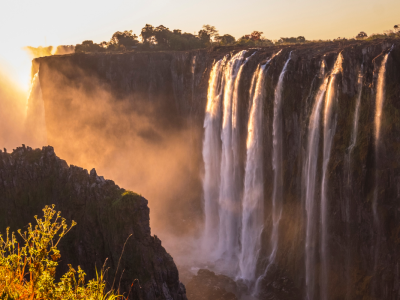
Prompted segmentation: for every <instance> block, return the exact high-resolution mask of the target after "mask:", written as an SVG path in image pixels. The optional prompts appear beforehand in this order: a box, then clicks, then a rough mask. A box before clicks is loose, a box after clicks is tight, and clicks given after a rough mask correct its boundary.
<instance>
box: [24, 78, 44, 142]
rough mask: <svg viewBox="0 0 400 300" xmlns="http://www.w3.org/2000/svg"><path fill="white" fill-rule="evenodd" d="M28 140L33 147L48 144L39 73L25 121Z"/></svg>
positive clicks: (34, 82)
mask: <svg viewBox="0 0 400 300" xmlns="http://www.w3.org/2000/svg"><path fill="white" fill-rule="evenodd" d="M25 130H26V140H27V141H28V142H29V145H31V146H33V147H42V146H45V145H46V144H47V133H46V120H45V112H44V102H43V97H42V89H41V87H40V80H39V72H37V73H36V74H35V76H34V77H33V79H32V85H31V91H30V93H29V97H28V105H27V113H26V120H25Z"/></svg>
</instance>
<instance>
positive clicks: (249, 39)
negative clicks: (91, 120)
mask: <svg viewBox="0 0 400 300" xmlns="http://www.w3.org/2000/svg"><path fill="white" fill-rule="evenodd" d="M304 42H306V39H305V38H304V37H302V36H299V37H297V38H296V37H292V38H281V39H280V40H278V41H274V42H273V41H271V40H269V39H266V38H264V37H263V32H261V31H253V32H252V33H250V34H248V35H244V36H242V37H241V38H239V39H238V40H236V39H235V37H233V36H232V35H230V34H224V35H219V33H218V30H217V29H216V28H215V26H211V25H204V26H203V27H202V29H200V30H199V31H198V33H197V34H191V33H187V32H182V31H181V30H180V29H174V30H170V29H169V28H167V27H165V26H163V25H160V26H158V27H154V26H152V25H150V24H146V26H144V27H143V28H142V30H141V32H140V35H139V36H137V35H136V34H134V33H133V32H132V30H125V31H122V32H121V31H117V32H115V33H114V34H113V35H112V37H111V39H110V41H108V42H106V41H104V42H101V43H99V44H96V43H94V42H93V41H90V40H86V41H83V42H82V44H77V45H76V47H75V52H78V53H79V52H109V51H118V52H124V51H132V50H142V51H146V50H191V49H202V48H207V47H210V46H234V45H240V46H249V47H258V46H272V45H274V44H282V43H304Z"/></svg>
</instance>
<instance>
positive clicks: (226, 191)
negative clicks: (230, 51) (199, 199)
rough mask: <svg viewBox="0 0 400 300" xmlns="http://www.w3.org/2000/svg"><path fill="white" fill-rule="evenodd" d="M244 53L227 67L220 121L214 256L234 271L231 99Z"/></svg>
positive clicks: (236, 208)
mask: <svg viewBox="0 0 400 300" xmlns="http://www.w3.org/2000/svg"><path fill="white" fill-rule="evenodd" d="M245 53H246V51H241V52H239V53H237V54H236V55H234V56H233V57H232V58H231V59H230V60H229V61H228V63H227V66H226V67H225V72H224V79H225V86H224V100H223V120H222V131H221V140H222V155H221V177H220V193H219V240H218V246H217V255H218V257H220V258H221V259H222V260H224V261H226V262H227V263H226V264H224V267H225V266H226V267H229V268H230V269H235V268H236V266H234V265H232V264H230V262H232V261H235V258H236V257H237V255H238V253H239V243H238V241H239V228H240V222H239V220H240V218H239V216H240V183H239V182H237V180H236V179H237V171H238V165H239V161H238V157H237V155H235V154H236V153H237V151H238V150H237V149H238V147H239V145H238V139H237V135H236V134H234V133H233V129H234V128H233V122H234V120H235V119H236V117H235V116H233V112H234V110H233V106H234V105H233V103H236V101H237V100H236V99H233V98H234V97H233V96H234V95H236V96H237V94H236V93H235V91H234V90H235V87H236V88H237V87H238V85H235V82H236V80H239V79H240V78H238V76H237V75H238V73H239V69H240V66H241V64H242V63H243V60H244V55H245Z"/></svg>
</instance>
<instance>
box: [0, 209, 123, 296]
mask: <svg viewBox="0 0 400 300" xmlns="http://www.w3.org/2000/svg"><path fill="white" fill-rule="evenodd" d="M43 212H44V218H43V219H40V218H38V217H37V216H35V219H36V222H37V225H35V226H34V227H33V226H32V224H29V225H28V229H27V231H25V232H23V233H22V232H21V230H18V234H19V236H20V237H21V238H22V241H23V246H22V247H20V244H19V243H18V241H17V238H16V236H15V234H14V232H13V233H12V234H11V235H10V233H9V228H7V233H6V236H5V237H3V236H2V235H0V299H21V300H25V299H26V300H28V299H29V300H33V299H52V300H53V299H54V300H62V299H63V300H64V299H70V300H75V299H93V300H95V299H96V300H113V299H117V298H119V297H120V296H117V295H115V294H114V291H109V292H107V293H106V292H105V280H104V272H103V271H104V270H102V271H101V272H100V274H98V273H97V270H96V275H97V277H96V279H93V280H90V281H89V282H88V283H87V284H85V276H86V274H85V272H84V271H83V270H82V269H81V268H80V267H79V266H78V270H77V271H76V270H75V269H74V268H72V266H71V265H69V270H68V272H67V273H66V274H64V275H63V276H62V277H61V279H60V281H59V282H56V279H55V272H56V267H57V266H58V260H59V259H60V258H61V255H60V251H59V250H58V249H57V245H58V244H59V242H60V240H61V238H62V237H63V236H65V234H67V233H68V232H69V231H70V230H71V228H72V227H74V226H75V225H76V223H75V222H74V221H72V224H71V225H67V223H66V220H65V219H64V218H61V216H60V212H56V211H55V210H54V205H53V206H52V207H48V206H46V207H45V208H44V209H43Z"/></svg>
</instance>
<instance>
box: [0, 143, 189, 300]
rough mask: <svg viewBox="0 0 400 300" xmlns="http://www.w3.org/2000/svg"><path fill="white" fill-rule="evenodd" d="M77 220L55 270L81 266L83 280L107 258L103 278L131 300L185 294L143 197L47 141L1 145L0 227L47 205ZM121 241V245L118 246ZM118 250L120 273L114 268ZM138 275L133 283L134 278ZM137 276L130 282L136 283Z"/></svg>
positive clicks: (182, 299)
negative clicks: (10, 147)
mask: <svg viewBox="0 0 400 300" xmlns="http://www.w3.org/2000/svg"><path fill="white" fill-rule="evenodd" d="M51 204H55V205H56V207H55V208H56V210H59V211H61V212H62V216H63V217H65V218H66V219H67V222H68V223H70V222H71V220H75V221H76V222H77V223H78V224H77V226H76V227H74V228H73V229H72V230H71V231H70V232H69V233H68V234H67V235H66V236H65V238H64V239H63V241H62V242H61V243H60V245H59V246H60V250H61V255H62V261H61V263H60V265H61V266H60V268H59V271H60V274H64V273H65V272H66V270H67V268H68V267H67V263H68V264H72V265H73V266H74V267H76V266H77V265H80V266H81V267H82V268H83V269H84V270H85V272H86V273H87V274H88V277H89V278H93V277H94V276H95V268H97V270H100V269H101V267H102V266H103V264H104V262H105V261H106V259H107V265H106V266H107V267H109V268H110V269H109V271H108V279H107V281H108V284H110V286H111V285H112V283H113V281H114V277H115V282H116V283H115V286H114V288H117V287H118V286H117V285H119V284H120V289H121V292H125V293H126V294H127V292H128V291H129V290H130V288H131V285H132V283H134V284H133V286H132V291H131V293H130V295H131V296H130V299H140V300H155V299H157V300H158V299H160V300H161V299H165V300H172V299H174V300H175V299H176V300H186V295H185V287H184V286H183V284H182V283H180V281H179V276H178V270H177V268H176V266H175V263H174V260H173V259H172V257H171V256H170V255H169V254H168V253H167V252H166V251H165V249H164V248H163V247H162V245H161V241H160V240H159V239H158V238H157V236H151V232H150V226H149V208H148V206H147V200H146V199H145V198H143V197H142V196H140V195H137V194H135V193H133V192H129V191H126V190H124V189H121V188H119V187H118V186H117V185H115V183H114V182H113V181H112V180H106V179H104V178H103V177H102V176H98V175H97V174H96V171H95V169H92V170H91V171H90V173H89V172H88V171H87V170H85V169H82V168H80V167H77V166H73V165H71V166H68V164H67V163H66V162H65V161H64V160H62V159H60V158H58V157H57V156H56V155H55V153H54V150H53V148H52V147H50V146H49V147H43V149H42V150H40V149H35V150H34V149H31V148H30V147H25V146H23V147H19V148H17V149H16V150H14V151H13V152H12V153H7V152H6V150H5V151H4V152H3V151H0V207H1V210H0V228H1V232H5V229H6V227H10V230H12V231H13V230H14V231H15V230H17V229H18V228H24V227H23V226H25V225H27V224H28V223H33V222H34V219H33V216H34V215H41V209H42V208H43V207H44V206H45V205H51ZM125 241H126V245H125V251H124V253H123V254H122V256H121V252H122V249H123V246H124V243H125ZM120 256H121V263H120V268H119V270H118V272H117V273H116V271H117V270H116V268H117V264H118V260H119V258H120ZM135 279H138V281H135ZM134 281H135V282H134Z"/></svg>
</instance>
